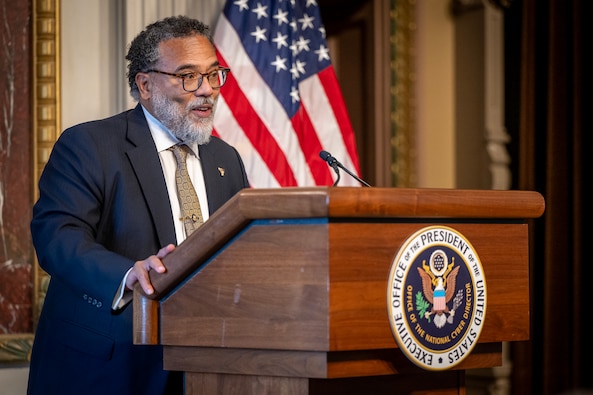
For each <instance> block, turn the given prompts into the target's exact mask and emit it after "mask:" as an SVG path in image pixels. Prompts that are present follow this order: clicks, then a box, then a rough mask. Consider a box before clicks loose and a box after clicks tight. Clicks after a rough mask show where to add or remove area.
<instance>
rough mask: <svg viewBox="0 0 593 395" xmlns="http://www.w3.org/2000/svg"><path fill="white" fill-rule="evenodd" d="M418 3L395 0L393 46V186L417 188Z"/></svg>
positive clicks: (391, 67) (391, 13)
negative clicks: (416, 15) (416, 89)
mask: <svg viewBox="0 0 593 395" xmlns="http://www.w3.org/2000/svg"><path fill="white" fill-rule="evenodd" d="M415 5H416V0H392V4H391V11H390V20H391V32H390V44H391V63H390V70H391V81H392V83H391V92H390V94H391V111H390V120H391V139H390V144H391V149H392V153H391V155H392V161H391V176H392V186H397V187H415V186H416V183H417V180H416V166H415V163H416V149H415V146H416V145H415V144H416V143H415V139H414V135H415V130H416V123H415V119H414V113H415V110H414V81H415V74H414V35H415V32H416V23H415V18H414V15H415V14H414V13H415Z"/></svg>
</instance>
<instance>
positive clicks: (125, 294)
mask: <svg viewBox="0 0 593 395" xmlns="http://www.w3.org/2000/svg"><path fill="white" fill-rule="evenodd" d="M131 271H132V268H130V269H129V270H128V271H127V272H126V274H125V276H124V278H123V279H122V280H121V283H120V284H119V288H118V289H117V292H116V293H115V297H114V298H113V303H112V304H111V309H112V310H119V309H121V308H123V307H125V306H126V305H127V304H128V303H130V302H131V301H132V299H133V297H134V292H133V291H132V290H129V289H126V280H127V278H128V274H130V272H131Z"/></svg>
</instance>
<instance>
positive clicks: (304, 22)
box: [298, 14, 315, 30]
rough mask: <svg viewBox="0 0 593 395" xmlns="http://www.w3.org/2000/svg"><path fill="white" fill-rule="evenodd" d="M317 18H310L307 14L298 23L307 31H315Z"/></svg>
mask: <svg viewBox="0 0 593 395" xmlns="http://www.w3.org/2000/svg"><path fill="white" fill-rule="evenodd" d="M314 20H315V18H313V17H312V16H309V15H307V14H303V17H302V18H300V19H299V20H298V21H299V22H300V23H301V29H303V30H307V28H311V29H313V21H314Z"/></svg>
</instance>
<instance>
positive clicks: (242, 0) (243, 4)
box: [233, 0, 249, 12]
mask: <svg viewBox="0 0 593 395" xmlns="http://www.w3.org/2000/svg"><path fill="white" fill-rule="evenodd" d="M247 1H249V0H236V1H235V2H234V3H233V4H235V5H236V6H238V7H239V12H241V11H243V10H248V9H249V6H248V5H247Z"/></svg>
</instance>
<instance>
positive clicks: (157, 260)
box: [126, 244, 175, 295]
mask: <svg viewBox="0 0 593 395" xmlns="http://www.w3.org/2000/svg"><path fill="white" fill-rule="evenodd" d="M174 249H175V246H174V245H173V244H169V245H167V246H165V247H163V248H161V249H160V250H159V252H157V254H156V255H151V256H149V257H148V258H146V259H145V260H143V261H137V262H136V263H135V264H134V266H133V267H132V270H130V273H129V274H128V277H127V278H126V288H128V289H134V285H135V284H136V283H137V282H139V283H140V286H141V287H142V289H143V290H144V293H145V294H146V295H152V294H153V292H154V288H153V287H152V284H151V283H150V277H149V276H148V272H149V271H151V270H154V271H156V272H157V273H164V272H165V271H166V270H167V268H166V267H165V265H163V261H161V259H163V258H164V257H165V256H167V254H169V253H170V252H171V251H173V250H174Z"/></svg>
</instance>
